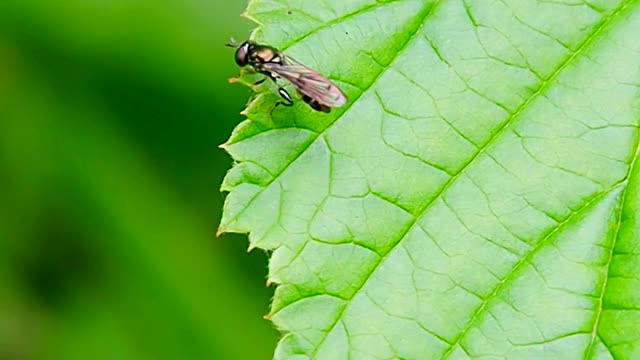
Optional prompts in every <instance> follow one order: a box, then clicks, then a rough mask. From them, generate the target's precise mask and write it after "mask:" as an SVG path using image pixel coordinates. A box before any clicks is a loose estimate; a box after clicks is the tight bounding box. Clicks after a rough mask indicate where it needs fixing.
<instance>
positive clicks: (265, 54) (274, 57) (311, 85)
mask: <svg viewBox="0 0 640 360" xmlns="http://www.w3.org/2000/svg"><path fill="white" fill-rule="evenodd" d="M227 46H230V47H234V48H236V63H237V64H238V66H240V67H246V66H250V67H251V68H253V70H255V71H256V72H259V73H261V74H264V75H266V77H265V78H264V79H262V80H260V81H258V82H256V83H255V84H254V85H259V84H261V83H263V82H264V81H265V80H266V79H267V78H269V79H271V80H273V81H274V82H275V83H276V84H277V83H278V82H277V80H278V79H279V78H283V79H285V80H287V81H289V82H290V83H291V84H293V86H294V87H295V88H296V90H297V91H298V93H299V94H300V96H301V97H302V100H303V101H304V102H306V103H307V104H309V106H311V108H313V109H314V110H317V111H322V112H329V111H331V109H332V108H338V107H341V106H343V105H344V104H346V103H347V97H346V96H345V95H344V93H343V92H342V90H340V89H339V88H338V87H337V86H336V85H334V84H333V83H332V82H331V81H329V79H327V78H326V77H324V76H322V75H320V74H319V73H318V72H316V71H314V70H312V69H309V68H308V67H306V66H304V65H302V64H300V63H299V62H297V61H295V60H293V59H292V58H290V57H288V56H286V55H284V54H283V53H282V52H281V51H279V50H278V49H276V48H274V47H271V46H268V45H260V44H257V43H255V42H253V41H251V40H247V41H245V42H243V43H242V44H240V45H237V44H236V43H235V41H233V40H232V42H231V43H230V44H227ZM278 94H280V96H281V97H282V99H283V100H282V101H280V102H278V103H277V104H276V106H277V105H284V106H292V105H293V98H292V97H291V95H290V94H289V92H288V91H287V90H285V89H284V88H282V87H279V88H278Z"/></svg>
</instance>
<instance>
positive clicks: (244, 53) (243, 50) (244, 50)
mask: <svg viewBox="0 0 640 360" xmlns="http://www.w3.org/2000/svg"><path fill="white" fill-rule="evenodd" d="M250 47H251V44H250V43H248V42H243V43H242V45H240V46H239V47H238V50H236V64H238V66H240V67H244V66H247V64H248V63H249V48H250Z"/></svg>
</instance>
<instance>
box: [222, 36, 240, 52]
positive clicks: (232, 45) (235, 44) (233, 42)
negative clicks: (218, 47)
mask: <svg viewBox="0 0 640 360" xmlns="http://www.w3.org/2000/svg"><path fill="white" fill-rule="evenodd" d="M224 45H225V46H226V47H230V48H234V49H236V48H238V46H239V45H238V42H237V41H236V39H234V38H231V39H229V42H228V43H226V44H224Z"/></svg>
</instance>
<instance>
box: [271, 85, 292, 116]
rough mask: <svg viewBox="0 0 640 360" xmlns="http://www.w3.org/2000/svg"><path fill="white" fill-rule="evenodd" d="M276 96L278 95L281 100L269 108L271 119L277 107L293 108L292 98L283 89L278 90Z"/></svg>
mask: <svg viewBox="0 0 640 360" xmlns="http://www.w3.org/2000/svg"><path fill="white" fill-rule="evenodd" d="M278 94H280V97H281V98H282V99H281V100H280V101H278V102H276V104H275V105H273V108H271V111H270V112H269V116H271V117H272V118H273V112H274V111H275V110H276V108H277V107H278V106H280V105H282V106H286V107H289V106H293V98H292V97H291V95H290V94H289V92H288V91H287V90H285V89H284V88H278Z"/></svg>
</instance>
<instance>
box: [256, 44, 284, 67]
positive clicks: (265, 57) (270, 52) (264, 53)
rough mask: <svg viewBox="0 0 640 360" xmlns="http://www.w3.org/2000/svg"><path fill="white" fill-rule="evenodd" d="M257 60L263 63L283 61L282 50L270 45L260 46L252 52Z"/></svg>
mask: <svg viewBox="0 0 640 360" xmlns="http://www.w3.org/2000/svg"><path fill="white" fill-rule="evenodd" d="M251 55H252V57H253V58H254V60H255V61H258V62H261V63H268V62H274V63H281V62H282V57H281V56H280V52H279V51H278V50H276V49H274V48H272V47H270V46H259V47H256V49H255V50H254V51H253V53H252V54H251Z"/></svg>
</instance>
